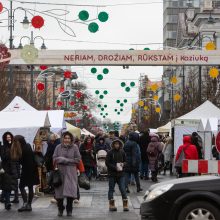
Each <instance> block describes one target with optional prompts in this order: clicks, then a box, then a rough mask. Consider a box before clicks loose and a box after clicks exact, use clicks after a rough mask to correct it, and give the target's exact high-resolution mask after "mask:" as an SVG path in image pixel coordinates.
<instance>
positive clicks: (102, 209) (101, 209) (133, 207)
mask: <svg viewBox="0 0 220 220" xmlns="http://www.w3.org/2000/svg"><path fill="white" fill-rule="evenodd" d="M168 179H170V178H169V176H168V175H167V176H162V175H161V176H159V181H160V182H161V181H165V180H168ZM141 184H142V187H143V189H144V191H143V192H142V193H137V192H136V187H135V186H131V187H130V191H131V193H130V194H129V208H130V211H129V212H123V209H122V201H121V196H120V194H119V191H118V188H117V187H116V193H115V195H116V196H115V200H116V205H117V207H118V211H117V212H115V213H109V211H108V200H107V193H108V184H107V182H106V181H95V182H92V185H91V186H92V188H91V190H89V191H85V190H81V199H80V203H79V204H78V205H74V209H73V217H72V218H74V219H89V220H93V219H94V220H95V219H100V220H101V219H102V220H113V219H114V220H116V219H120V220H130V219H132V220H136V219H137V220H138V219H140V216H139V207H140V202H141V200H142V196H143V195H144V192H145V190H146V189H147V188H148V187H149V186H150V185H151V184H152V182H151V181H150V180H148V181H146V180H145V181H144V180H142V181H141ZM51 198H52V197H50V196H47V195H45V196H43V197H39V198H34V201H33V204H32V208H33V211H32V212H30V213H27V212H26V213H18V212H17V208H18V207H19V206H20V205H21V202H20V204H19V205H13V206H12V210H11V211H6V210H5V209H4V206H3V204H0V219H7V220H11V219H13V220H15V219H16V220H23V219H32V220H35V219H39V220H40V219H42V220H43V219H47V220H50V219H58V218H59V217H57V207H56V205H55V204H51V203H50V200H51ZM63 218H70V217H63ZM59 219H60V218H59Z"/></svg>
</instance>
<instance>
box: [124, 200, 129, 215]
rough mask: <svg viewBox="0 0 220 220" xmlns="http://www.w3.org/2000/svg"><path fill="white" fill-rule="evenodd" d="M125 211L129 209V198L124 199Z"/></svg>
mask: <svg viewBox="0 0 220 220" xmlns="http://www.w3.org/2000/svg"><path fill="white" fill-rule="evenodd" d="M123 211H125V212H127V211H129V208H128V200H127V199H123Z"/></svg>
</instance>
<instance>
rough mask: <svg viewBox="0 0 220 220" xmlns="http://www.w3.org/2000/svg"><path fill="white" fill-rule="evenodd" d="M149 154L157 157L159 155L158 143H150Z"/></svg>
mask: <svg viewBox="0 0 220 220" xmlns="http://www.w3.org/2000/svg"><path fill="white" fill-rule="evenodd" d="M147 154H148V156H150V157H157V156H158V145H157V146H155V145H154V144H149V145H148V148H147Z"/></svg>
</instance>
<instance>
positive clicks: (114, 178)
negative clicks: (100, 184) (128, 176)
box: [105, 139, 129, 211]
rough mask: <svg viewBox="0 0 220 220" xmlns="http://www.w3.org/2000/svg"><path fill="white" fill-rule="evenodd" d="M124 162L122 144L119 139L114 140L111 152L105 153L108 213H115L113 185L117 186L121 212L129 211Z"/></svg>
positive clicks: (124, 156)
mask: <svg viewBox="0 0 220 220" xmlns="http://www.w3.org/2000/svg"><path fill="white" fill-rule="evenodd" d="M125 162H126V155H125V152H124V150H123V143H122V141H121V140H119V139H115V140H114V141H113V142H112V144H111V150H110V151H109V152H108V153H107V157H106V162H105V163H106V166H107V168H108V175H109V191H108V200H109V211H117V208H116V206H115V200H114V196H113V194H114V191H115V184H116V183H117V184H118V187H119V190H120V192H121V196H122V200H123V210H124V211H129V208H128V199H127V195H126V190H125V175H124V165H125Z"/></svg>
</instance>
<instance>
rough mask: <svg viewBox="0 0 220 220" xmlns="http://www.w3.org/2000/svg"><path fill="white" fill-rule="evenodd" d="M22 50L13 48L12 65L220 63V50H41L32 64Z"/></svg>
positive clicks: (173, 64)
mask: <svg viewBox="0 0 220 220" xmlns="http://www.w3.org/2000/svg"><path fill="white" fill-rule="evenodd" d="M21 51H22V50H11V51H10V53H11V61H10V64H12V65H22V64H32V65H64V66H74V65H81V66H82V65H102V66H104V65H112V66H122V65H131V66H168V65H172V66H175V65H181V66H184V65H197V66H198V65H203V66H204V65H219V60H220V50H213V51H207V50H41V51H38V56H37V58H36V59H35V60H34V61H33V62H31V63H25V61H24V60H23V59H22V58H21Z"/></svg>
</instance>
